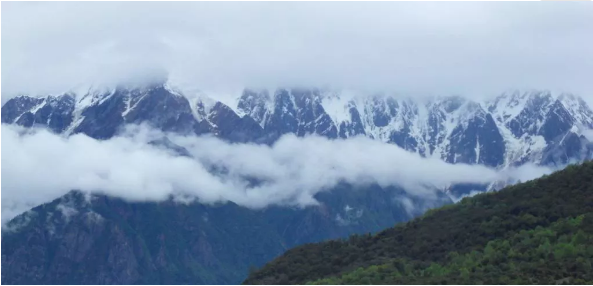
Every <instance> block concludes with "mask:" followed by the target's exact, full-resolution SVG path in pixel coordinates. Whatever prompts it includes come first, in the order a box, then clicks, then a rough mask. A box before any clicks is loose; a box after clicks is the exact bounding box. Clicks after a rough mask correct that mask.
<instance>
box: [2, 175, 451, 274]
mask: <svg viewBox="0 0 593 286" xmlns="http://www.w3.org/2000/svg"><path fill="white" fill-rule="evenodd" d="M402 194H403V193H402V190H401V189H398V188H380V187H378V186H376V185H375V186H367V187H364V188H353V187H351V186H349V185H342V186H339V187H337V188H335V189H333V190H330V191H328V192H324V193H320V194H318V196H317V197H316V198H317V199H318V200H319V201H320V202H321V205H319V206H312V207H307V208H302V209H301V208H289V207H279V206H276V207H269V208H266V209H262V210H254V209H248V208H245V207H241V206H238V205H236V204H234V203H232V202H227V203H224V204H222V203H220V204H216V205H205V204H200V203H197V202H194V203H184V202H175V201H173V200H169V201H165V202H160V203H158V202H126V201H123V200H121V199H117V198H110V197H106V196H103V195H89V194H83V193H79V192H71V193H69V194H68V195H66V196H64V197H62V198H59V199H56V200H55V201H53V202H51V203H47V204H44V205H41V206H38V207H36V208H34V209H32V210H31V211H29V212H27V213H24V214H22V215H20V216H17V217H16V218H14V219H13V220H12V221H10V222H9V223H8V225H7V226H6V227H3V228H2V283H8V284H236V283H240V282H241V281H242V280H244V279H245V277H246V276H247V274H248V271H249V268H250V267H259V266H261V265H263V264H264V263H265V262H267V261H269V260H270V259H272V258H274V257H276V256H278V255H280V254H281V253H282V252H283V251H285V250H286V249H287V248H290V247H293V246H296V245H300V244H303V243H308V242H315V241H322V240H326V239H331V238H339V237H347V236H348V235H349V234H351V233H367V232H376V231H379V230H381V229H383V228H385V227H389V226H391V225H393V224H394V223H396V222H400V221H406V220H408V219H410V218H411V216H413V215H417V214H418V213H407V212H406V211H405V208H404V207H402V206H401V205H398V202H395V201H393V200H392V199H393V197H394V196H396V195H402ZM441 199H442V200H437V201H434V202H433V203H434V205H423V204H426V203H427V202H426V201H422V202H420V204H421V205H419V206H418V212H422V211H423V210H424V209H425V208H428V207H433V206H439V205H442V204H445V203H450V200H448V198H447V197H446V196H444V195H443V197H442V198H441Z"/></svg>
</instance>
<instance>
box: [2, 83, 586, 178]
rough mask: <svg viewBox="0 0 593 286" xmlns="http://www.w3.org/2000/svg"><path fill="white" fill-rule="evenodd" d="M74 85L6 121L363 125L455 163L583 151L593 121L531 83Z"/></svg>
mask: <svg viewBox="0 0 593 286" xmlns="http://www.w3.org/2000/svg"><path fill="white" fill-rule="evenodd" d="M77 92H79V93H73V92H69V93H64V94H62V95H59V96H55V95H51V96H46V97H41V98H37V97H28V96H19V97H16V98H13V99H11V100H9V101H8V102H7V103H6V104H5V105H4V106H3V107H2V122H3V123H14V124H19V125H23V126H28V127H30V126H33V125H44V126H48V127H49V128H50V129H52V130H53V131H54V132H58V133H65V134H73V133H85V134H87V135H89V136H92V137H95V138H101V139H104V138H109V137H111V136H113V135H114V134H116V133H117V132H118V130H119V129H118V128H120V127H121V126H122V125H123V124H127V123H141V122H146V123H149V124H151V125H153V126H154V127H156V128H159V129H162V130H165V131H173V132H181V133H195V134H203V133H212V134H215V135H217V136H220V137H222V138H224V139H227V140H233V141H245V142H259V143H266V144H269V143H272V142H274V141H275V140H276V139H277V138H279V137H280V136H281V135H283V134H286V133H293V134H296V135H297V136H305V135H307V134H318V135H321V136H326V137H328V138H348V137H352V136H357V135H360V136H368V137H370V138H373V139H376V140H380V141H383V142H386V143H392V144H397V145H398V146H400V147H402V148H404V149H406V150H408V151H410V152H415V153H418V154H420V155H422V156H427V157H428V156H431V157H438V158H441V159H442V160H445V161H447V162H451V163H468V164H483V165H488V166H492V167H498V168H504V167H508V166H513V165H521V164H524V163H526V162H534V163H537V164H549V163H554V164H556V163H559V162H564V161H566V160H573V159H577V160H581V159H583V158H568V157H570V156H567V155H566V154H569V153H570V154H572V153H571V152H569V151H570V150H577V149H578V150H580V151H579V152H576V153H574V154H573V155H571V156H589V155H587V154H589V153H588V152H589V151H587V150H589V148H591V147H590V145H591V144H590V142H589V141H588V140H587V139H586V137H584V136H582V134H583V132H586V131H587V130H589V129H591V128H593V111H591V109H590V108H589V107H588V106H587V104H586V103H585V102H584V101H583V100H582V99H581V98H579V97H577V96H574V95H572V94H560V95H558V96H553V95H552V94H551V93H550V92H547V91H536V90H532V91H526V92H520V91H508V92H504V93H502V94H501V95H500V96H498V97H496V98H494V99H492V100H487V101H483V102H476V101H472V100H470V99H468V98H464V97H460V96H446V97H436V98H431V99H422V100H420V99H414V98H405V97H401V96H397V97H396V96H392V95H390V94H371V95H369V94H364V93H361V92H357V91H339V90H318V89H283V88H279V89H276V90H267V89H244V90H243V91H242V92H237V93H235V95H231V94H229V93H224V94H223V93H210V92H205V91H201V90H199V89H195V88H193V89H192V88H188V87H187V86H185V87H183V88H179V87H177V86H176V85H175V84H174V83H172V82H171V81H167V82H164V83H162V84H154V85H147V86H141V87H133V88H126V87H118V88H115V89H109V88H90V89H88V90H86V91H85V90H79V91H77ZM219 98H221V99H223V100H219ZM556 149H557V150H556ZM592 150H593V149H592ZM579 154H581V155H579ZM582 154H585V155H582Z"/></svg>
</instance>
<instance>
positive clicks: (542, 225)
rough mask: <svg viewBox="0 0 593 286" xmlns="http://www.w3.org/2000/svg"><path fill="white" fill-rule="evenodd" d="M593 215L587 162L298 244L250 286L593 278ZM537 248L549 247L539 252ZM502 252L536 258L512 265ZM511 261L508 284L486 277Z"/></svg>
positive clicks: (592, 180)
mask: <svg viewBox="0 0 593 286" xmlns="http://www.w3.org/2000/svg"><path fill="white" fill-rule="evenodd" d="M592 212H593V162H590V161H589V162H586V163H584V164H582V165H578V166H577V165H572V166H569V167H567V168H566V169H564V170H562V171H559V172H556V173H554V174H552V175H549V176H545V177H543V178H540V179H537V180H533V181H529V182H526V183H522V184H518V185H514V186H510V187H507V188H505V189H503V190H501V191H499V192H495V193H487V194H480V195H477V196H475V197H473V198H465V199H463V200H462V201H461V202H460V203H458V204H455V205H450V206H447V207H444V208H441V209H438V210H434V211H429V212H428V213H427V214H425V215H424V216H423V217H421V218H418V219H415V220H412V221H410V222H408V223H404V224H399V225H397V226H396V227H394V228H390V229H386V230H384V231H382V232H380V233H378V234H376V235H372V236H371V235H363V236H352V237H351V238H350V239H348V240H334V241H328V242H323V243H315V244H308V245H303V246H300V247H296V248H294V249H291V250H289V251H287V252H286V253H285V254H284V255H282V256H280V257H278V258H276V259H275V260H273V261H272V262H270V263H269V264H267V265H266V266H264V267H263V268H261V269H260V270H258V271H256V272H254V273H252V274H251V275H250V276H249V278H248V279H247V280H246V281H245V283H246V284H304V283H307V282H314V281H316V283H354V284H358V283H388V284H389V283H412V284H414V283H416V284H427V283H443V282H450V283H463V282H465V283H468V282H470V283H472V284H474V283H478V281H481V282H485V283H509V282H510V281H513V282H526V283H550V282H554V281H552V280H553V279H563V278H569V279H573V280H570V282H575V283H576V282H581V283H582V282H585V281H588V282H589V283H590V282H592V281H593V280H591V278H592V277H591V274H592V273H591V266H590V265H591V258H592V256H593V249H591V247H590V245H591V244H590V243H591V242H592V241H591V239H592V238H593V229H592V226H593V222H592V219H593V217H592V216H591V213H592ZM571 225H572V226H571ZM541 235H544V236H546V235H547V236H549V239H548V242H547V243H546V240H538V241H534V240H533V238H534V237H540V236H541ZM538 239H539V238H538ZM509 243H510V244H509ZM521 243H524V244H521ZM534 247H535V248H536V249H537V248H538V247H542V248H545V249H542V250H541V251H540V252H533V251H534V249H533V248H534ZM493 250H494V252H493ZM496 251H505V252H503V253H504V254H505V255H510V254H509V252H511V253H512V252H515V253H516V252H517V251H522V252H525V253H528V254H526V255H527V256H525V257H523V258H519V260H513V261H509V260H505V259H503V258H502V257H503V256H505V255H501V254H500V253H498V254H496V253H495V252H496ZM530 251H531V252H530ZM493 253H494V254H493ZM458 255H461V257H459V256H458ZM550 255H551V256H550ZM548 256H550V257H548ZM511 257H513V256H511ZM519 257H521V256H519ZM497 259H499V260H500V259H502V260H504V261H502V260H501V261H498V260H497ZM521 259H522V260H521ZM540 259H542V260H540ZM569 260H570V261H572V262H571V263H565V262H566V261H569ZM542 261H543V262H542ZM546 261H549V263H548V262H546ZM503 262H504V263H505V264H504V265H503V264H502V263H503ZM431 263H433V264H431ZM464 263H469V264H468V265H466V266H464V267H465V269H466V270H467V271H470V272H471V274H470V273H466V272H463V273H460V272H455V271H461V270H463V269H461V268H460V269H457V270H455V269H456V266H455V265H459V264H464ZM379 265H381V266H379ZM464 265H465V264H464ZM507 266H508V267H515V268H513V269H512V271H510V273H511V274H516V276H514V277H510V278H508V279H510V280H504V279H503V280H495V279H494V278H492V276H491V275H490V276H489V275H486V273H487V272H488V271H489V270H488V269H490V270H492V271H494V272H492V273H496V271H503V270H508V269H505V268H504V267H507ZM544 266H545V267H544ZM361 267H362V269H360V270H357V269H358V268H361ZM493 267H494V268H496V269H494V268H493ZM517 267H518V268H517ZM542 267H543V268H542ZM394 269H396V270H397V269H398V270H397V271H394ZM538 269H540V270H538ZM355 270H356V271H357V272H352V271H355ZM495 270H496V271H495ZM546 271H547V272H546ZM376 273H381V275H383V276H382V277H383V278H378V276H377V277H375V276H374V274H376ZM520 273H522V274H521V275H519V274H520ZM414 275H416V276H414ZM460 275H461V276H460ZM468 275H469V276H468ZM509 275H510V274H509ZM517 275H518V276H517ZM412 276H413V277H412ZM418 276H419V277H418ZM365 277H366V278H365ZM459 277H461V278H459ZM468 277H469V278H471V277H473V279H476V280H467V279H469V278H468ZM319 279H326V280H319ZM352 279H354V280H352ZM368 279H371V280H368ZM493 279H494V280H493ZM501 279H502V278H501ZM576 279H581V280H576ZM369 281H370V282H369Z"/></svg>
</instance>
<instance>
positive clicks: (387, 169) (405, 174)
mask: <svg viewBox="0 0 593 286" xmlns="http://www.w3.org/2000/svg"><path fill="white" fill-rule="evenodd" d="M2 135H3V136H2V178H3V180H2V221H3V222H5V221H7V220H8V219H9V218H11V217H14V216H15V215H16V214H18V213H21V212H23V211H25V210H27V209H28V208H31V207H33V206H35V205H38V204H42V203H45V202H48V201H51V200H53V199H55V198H57V197H59V196H61V195H63V194H65V193H66V192H68V191H70V190H72V189H78V190H82V191H100V192H102V193H105V194H108V195H112V196H117V197H122V198H124V199H128V200H150V201H160V200H164V199H166V198H167V197H168V196H169V195H182V196H184V197H185V198H187V197H193V198H197V199H199V200H200V201H201V202H204V203H212V202H219V201H226V200H231V201H233V202H235V203H237V204H239V205H243V206H246V207H250V208H260V207H265V206H267V205H270V204H279V205H300V206H306V205H310V204H315V203H316V201H315V200H314V199H313V196H314V195H315V194H316V193H317V192H320V191H324V190H327V189H329V188H331V187H333V186H335V185H336V184H337V183H339V182H340V181H345V182H349V183H352V184H366V183H371V182H373V183H378V184H380V185H384V186H386V185H400V186H402V187H404V188H405V189H406V191H408V192H409V193H410V194H412V195H414V196H420V197H430V196H433V195H434V192H433V191H432V190H429V189H427V188H426V187H424V186H427V185H432V186H437V187H443V186H446V185H449V184H452V183H485V182H491V181H495V180H507V179H509V178H515V179H521V180H526V179H530V178H534V177H537V176H540V175H541V174H543V173H548V172H549V171H550V170H548V169H545V168H534V169H521V170H514V171H509V172H499V171H495V170H492V169H489V168H487V167H484V166H470V165H463V164H456V165H451V164H447V163H445V162H443V161H441V160H439V159H436V158H435V159H429V158H421V157H420V156H418V155H417V154H413V153H409V152H407V151H405V150H403V149H401V148H399V147H397V146H395V145H392V144H384V143H381V142H378V141H375V140H371V139H368V138H363V137H360V138H351V139H348V140H329V139H326V138H322V137H305V138H299V137H296V136H293V135H286V136H284V137H282V138H281V139H280V140H279V141H278V142H277V143H276V144H274V145H273V146H271V147H270V146H265V145H254V144H230V143H225V142H223V141H221V140H219V139H216V138H213V137H195V136H192V137H181V136H177V135H172V134H169V136H170V137H169V138H170V139H171V140H172V141H173V142H175V143H177V144H179V145H180V146H183V147H185V148H186V149H187V150H188V151H189V152H190V153H191V154H192V156H193V158H187V157H177V156H174V155H172V154H171V152H169V151H167V150H163V149H159V148H158V147H155V146H152V145H150V144H146V143H147V142H149V141H150V140H153V139H155V138H160V137H161V136H162V135H163V134H161V133H160V132H157V131H154V130H149V129H147V128H144V127H142V126H140V127H138V126H136V127H133V128H129V129H128V132H127V134H126V135H125V136H122V137H115V138H113V139H110V140H106V141H98V140H94V139H92V138H90V137H87V136H85V135H82V134H78V135H73V136H70V137H63V136H61V135H56V134H53V133H50V132H48V131H46V130H43V129H30V130H26V129H22V128H21V127H17V126H12V125H2ZM212 165H216V166H218V167H220V168H224V169H225V170H226V172H222V173H221V174H216V175H213V174H212V173H210V172H209V171H208V169H209V168H210V167H211V166H212ZM527 177H529V178H527ZM246 178H257V179H260V180H264V181H265V183H264V184H261V185H259V186H255V187H254V186H251V185H250V184H249V182H248V180H247V179H246Z"/></svg>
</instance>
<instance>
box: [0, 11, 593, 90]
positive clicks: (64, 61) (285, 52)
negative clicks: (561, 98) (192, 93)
mask: <svg viewBox="0 0 593 286" xmlns="http://www.w3.org/2000/svg"><path fill="white" fill-rule="evenodd" d="M592 12H593V3H590V2H537V3H511V2H504V3H496V2H484V3H477V2H476V3H438V2H409V3H405V2H374V3H369V2H365V3H362V2H360V3H354V2H347V3H346V2H345V3H339V2H331V3H330V2H327V3H322V2H319V3H314V2H299V3H297V2H294V3H273V2H262V3H256V2H245V3H236V2H235V3H231V2H224V3H222V2H221V3H215V2H161V3H159V2H150V3H149V2H84V3H83V2H80V3H76V2H53V3H49V2H44V3H41V2H40V3H32V2H31V3H17V2H8V3H4V4H3V12H2V26H3V28H2V40H3V43H4V45H3V47H2V48H3V56H4V59H3V61H2V71H3V76H2V85H3V90H2V91H3V92H2V96H3V101H5V98H6V97H8V96H11V94H15V93H19V92H27V93H28V92H32V93H36V92H46V93H48V92H63V91H64V90H67V89H70V88H72V86H74V85H77V84H82V83H88V82H113V81H118V82H119V81H138V80H145V79H146V78H154V77H162V76H163V74H167V75H168V76H171V77H178V78H179V77H181V78H184V79H185V80H186V81H189V82H192V83H194V84H196V85H197V86H199V87H201V88H206V89H217V88H228V87H229V86H234V87H245V86H269V85H276V86H279V85H280V86H283V85H284V86H291V85H309V86H321V85H330V86H333V87H336V88H355V89H360V88H366V89H372V90H382V89H393V90H397V91H402V92H414V93H433V94H434V93H437V94H450V93H461V94H467V95H471V96H481V95H483V94H485V93H486V94H491V93H495V92H499V91H501V90H506V89H508V88H520V89H530V88H538V89H550V90H555V91H556V90H557V91H570V92H574V93H577V94H581V95H583V96H585V97H586V96H588V95H591V94H593V86H592V83H591V80H590V78H589V71H590V70H593V61H592V60H591V59H593V49H591V46H592V45H593V42H592V41H593V40H591V37H590V35H591V34H592V32H593V17H590V15H591V13H592Z"/></svg>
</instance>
